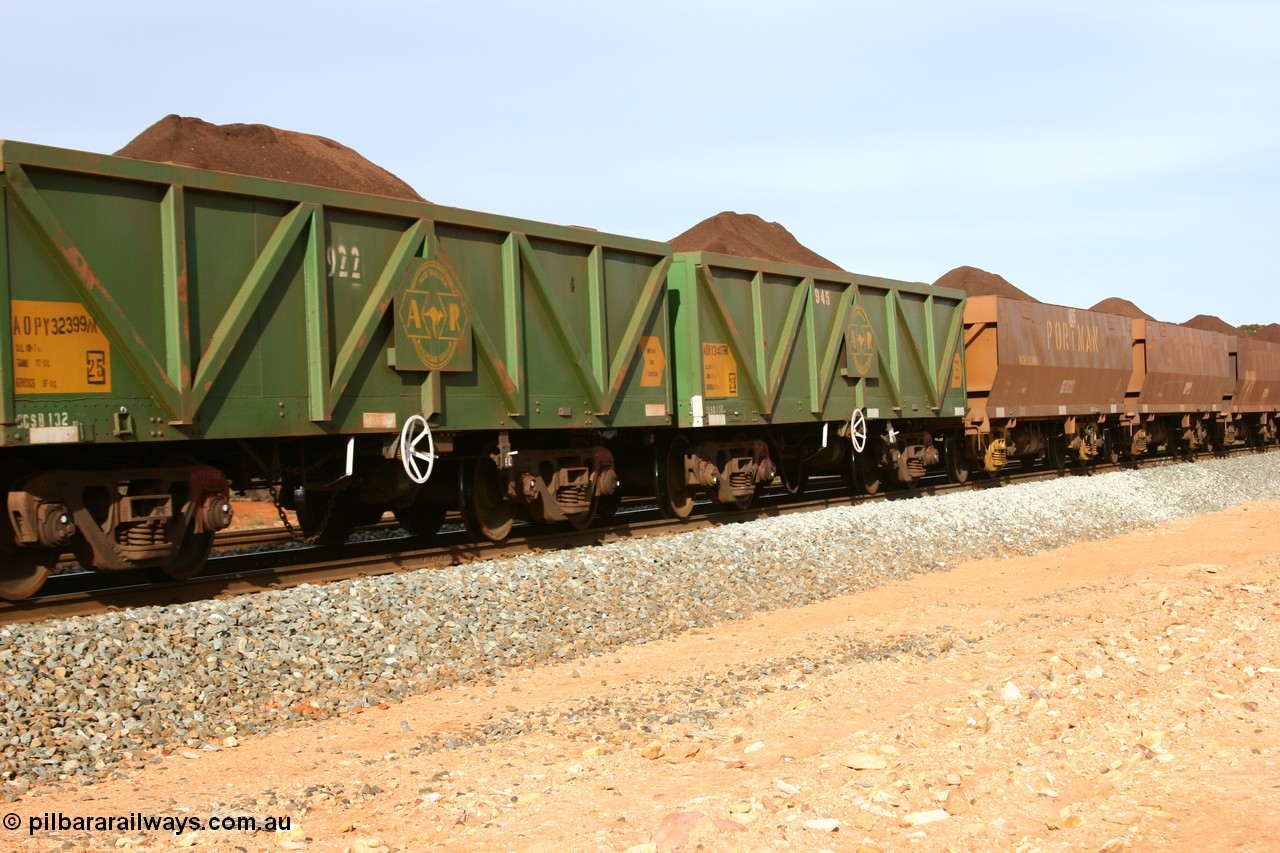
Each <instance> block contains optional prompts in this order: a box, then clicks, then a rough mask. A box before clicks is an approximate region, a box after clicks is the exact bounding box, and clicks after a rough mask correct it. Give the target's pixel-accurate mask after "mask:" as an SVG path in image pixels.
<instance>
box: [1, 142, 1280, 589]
mask: <svg viewBox="0 0 1280 853" xmlns="http://www.w3.org/2000/svg"><path fill="white" fill-rule="evenodd" d="M0 328H2V329H3V330H4V331H3V334H4V340H3V342H0V495H3V501H4V502H3V506H4V509H5V516H4V519H3V521H2V522H0V597H3V598H7V599H21V598H24V597H26V596H29V595H31V594H32V593H33V592H35V591H36V590H37V589H38V588H39V587H40V585H41V584H42V583H43V582H44V580H45V579H46V577H47V574H48V571H49V568H50V567H51V566H53V565H54V564H55V561H56V560H57V559H59V557H60V556H61V555H63V554H66V553H70V554H71V555H73V556H74V557H75V559H77V560H78V561H79V562H80V564H81V565H82V566H85V567H91V568H93V569H98V570H103V571H111V570H119V569H130V568H154V569H157V570H159V571H162V572H164V573H166V574H168V575H170V576H173V577H177V578H183V577H188V576H191V575H193V574H195V573H197V572H199V571H200V569H201V568H202V567H203V565H204V563H205V560H206V558H207V556H208V554H209V551H210V548H211V546H212V542H213V536H214V534H215V533H216V532H217V531H219V530H221V529H223V528H225V527H227V526H228V525H229V524H230V522H231V518H232V509H231V497H232V494H233V492H235V491H238V490H247V489H268V490H270V491H271V493H272V494H273V495H274V496H275V497H276V499H277V501H278V502H279V503H280V504H281V505H282V506H284V507H286V508H289V509H292V510H294V511H295V512H296V514H297V518H298V521H299V526H300V527H301V529H302V532H303V534H305V535H306V536H307V537H309V538H312V539H314V540H317V541H324V542H338V541H342V540H344V539H345V538H346V537H347V536H348V535H349V534H350V532H351V531H352V529H353V527H355V526H357V525H360V524H365V523H369V522H371V521H373V520H376V519H378V518H380V517H381V516H382V515H383V514H384V513H385V512H387V511H390V512H393V513H394V514H395V517H396V518H397V519H398V520H399V522H400V523H401V525H402V526H404V527H405V528H406V529H408V530H410V531H412V532H415V533H420V534H430V533H432V532H434V531H435V530H436V529H438V527H439V526H440V524H441V523H442V521H443V520H444V518H445V515H446V513H447V512H449V511H455V510H456V511H458V512H459V514H460V515H461V518H462V521H463V523H464V524H465V525H466V527H467V529H468V530H469V531H470V532H471V533H472V534H473V535H474V536H476V537H483V538H487V539H490V540H495V541H498V540H502V539H503V538H504V537H506V536H507V535H508V533H509V532H510V530H511V528H512V525H513V523H514V522H515V521H516V520H518V519H525V520H529V521H532V522H535V523H537V522H568V523H570V524H572V525H575V526H578V527H585V526H587V525H590V524H591V523H592V522H593V521H594V520H595V519H597V518H599V517H601V516H607V515H608V514H609V513H611V512H613V511H614V510H615V509H616V508H617V506H618V502H619V500H620V498H621V497H622V496H624V495H647V496H651V497H653V498H655V499H656V501H657V503H658V505H659V506H660V507H661V509H662V510H663V512H664V513H666V514H668V515H670V516H673V517H683V516H687V515H688V514H689V513H690V512H691V511H692V509H693V506H694V502H695V499H697V498H698V497H700V496H707V497H709V498H710V499H711V500H712V501H715V502H717V503H720V504H728V505H736V506H746V505H747V504H748V503H749V502H750V501H751V500H752V498H753V496H754V495H755V494H756V493H757V491H758V490H759V489H760V488H761V487H762V486H764V485H766V484H770V483H773V482H776V481H780V482H781V483H782V484H783V485H785V486H786V488H787V489H788V490H792V491H798V490H801V489H802V488H803V487H804V483H805V481H806V478H807V477H808V476H809V475H810V474H815V473H816V474H833V473H835V474H841V475H843V476H844V477H845V479H846V481H847V482H848V484H849V486H850V488H851V489H853V490H855V491H857V492H860V493H872V492H875V491H877V490H879V489H880V488H881V487H882V486H884V485H886V484H893V483H899V484H912V483H916V482H918V481H919V480H920V478H921V477H923V476H924V475H925V473H926V472H928V471H931V470H936V471H945V472H946V474H947V475H948V476H949V477H950V478H951V479H952V480H953V481H957V482H963V481H965V480H966V479H967V478H968V477H970V476H971V472H975V471H977V472H982V471H985V472H997V471H999V470H1000V469H1001V468H1002V467H1003V466H1004V465H1005V464H1007V463H1008V462H1009V461H1010V460H1012V459H1015V458H1044V459H1046V460H1048V461H1049V463H1050V464H1052V465H1056V466H1058V467H1065V466H1066V465H1067V464H1072V463H1089V462H1092V461H1094V460H1099V459H1111V460H1118V459H1131V460H1139V459H1141V458H1143V457H1144V456H1146V455H1148V454H1150V453H1153V452H1156V451H1157V450H1158V449H1163V450H1167V451H1171V452H1181V453H1192V452H1197V451H1202V450H1222V449H1226V448H1229V447H1231V446H1232V445H1237V444H1250V445H1253V446H1259V447H1260V446H1262V445H1265V444H1274V443H1276V441H1277V431H1276V416H1277V412H1278V410H1280V345H1276V344H1268V343H1262V342H1258V341H1251V340H1248V339H1247V338H1245V337H1243V336H1241V337H1235V336H1228V335H1224V334H1217V333H1213V332H1208V331H1202V330H1198V329H1189V328H1184V327H1181V326H1176V325H1170V324H1164V323H1157V322H1154V321H1146V320H1134V319H1131V318H1129V317H1122V316H1117V315H1113V314H1104V313H1098V312H1091V311H1083V310H1076V309H1072V308H1065V307H1059V306H1054V305H1044V304H1039V303H1029V302H1022V301H1019V300H1014V299H1005V298H1000V297H978V298H970V299H967V300H966V297H965V294H964V293H963V292H961V291H956V290H948V289H942V288H937V287H930V286H927V285H924V284H913V283H908V282H901V281H892V280H888V279H883V278H874V277H869V276H863V275H857V274H853V273H846V272H841V271H836V270H831V269H820V268H816V267H805V266H797V265H794V264H785V263H775V262H770V261H760V260H752V259H746V258H741V257H735V256H731V255H726V254H716V253H706V252H675V251H673V250H672V248H671V246H670V245H669V244H667V243H661V242H655V241H650V240H642V239H636V238H632V237H624V236H615V235H610V234H604V233H599V232H596V231H592V230H588V229H582V228H574V227H560V226H554V225H547V224H543V223H538V222H531V221H525V220H520V219H514V218H509V217H504V216H495V215H489V214H482V213H475V212H470V211H465V210H459V209H455V208H450V207H443V206H438V205H434V204H430V203H425V202H419V201H414V200H411V199H402V198H390V197H384V196H376V195H366V194H360V193H352V192H345V191H342V190H335V189H328V188H321V187H316V186H311V185H305V184H295V183H287V182H280V181H273V180H267V179H262V178H256V177H248V176H242V175H233V174H227V173H221V172H213V171H205V170H201V169H195V168H189V167H184V166H178V165H172V164H164V163H154V162H145V161H139V160H133V159H126V158H120V157H111V156H103V155H94V154H86V153H81V152H74V151H68V150H63V149H57V148H51V147H45V146H38V145H31V144H24V143H17V142H0Z"/></svg>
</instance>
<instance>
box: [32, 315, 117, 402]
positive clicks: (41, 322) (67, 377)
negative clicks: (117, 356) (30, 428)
mask: <svg viewBox="0 0 1280 853" xmlns="http://www.w3.org/2000/svg"><path fill="white" fill-rule="evenodd" d="M9 307H10V312H11V316H12V320H11V327H12V331H13V391H14V393H15V394H19V395H22V394H106V393H109V392H110V391H111V345H110V344H109V343H108V342H107V336H106V335H105V334H103V333H102V330H101V329H99V328H98V324H97V323H96V322H94V320H93V318H92V317H90V316H89V312H88V311H86V310H85V309H84V306H83V305H80V304H79V303H76V302H35V301H30V300H21V299H15V300H14V301H12V302H10V303H9Z"/></svg>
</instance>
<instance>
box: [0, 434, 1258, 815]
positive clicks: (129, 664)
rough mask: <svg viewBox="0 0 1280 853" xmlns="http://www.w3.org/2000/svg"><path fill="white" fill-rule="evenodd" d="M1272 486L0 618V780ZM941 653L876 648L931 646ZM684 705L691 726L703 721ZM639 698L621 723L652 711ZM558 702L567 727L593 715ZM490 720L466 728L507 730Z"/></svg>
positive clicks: (860, 516)
mask: <svg viewBox="0 0 1280 853" xmlns="http://www.w3.org/2000/svg"><path fill="white" fill-rule="evenodd" d="M1278 488H1280V454H1274V453H1273V454H1266V455H1261V456H1260V455H1241V456H1237V457H1234V458H1231V459H1220V460H1208V461H1200V462H1197V463H1194V464H1183V465H1163V466H1159V467H1152V468H1148V469H1143V470H1139V471H1120V472H1114V473H1108V474H1102V475H1097V476H1092V477H1068V478H1062V479H1057V480H1052V481H1044V482H1037V483H1028V484H1024V485H1018V486H1012V487H1003V488H990V489H984V490H976V491H968V492H962V493H952V494H948V495H944V496H939V497H928V496H924V497H920V498H917V499H912V500H901V501H882V502H876V503H867V504H861V505H856V506H849V507H838V508H834V509H828V510H824V511H820V512H812V513H806V514H797V515H788V516H784V517H779V518H772V519H767V520H762V521H756V522H752V523H749V524H735V525H727V526H724V527H720V528H711V529H702V530H697V531H692V532H689V533H683V534H677V535H672V536H667V537H663V538H656V539H645V540H636V541H627V542H618V543H612V544H609V545H605V546H599V547H593V548H581V549H577V550H574V551H569V552H561V553H546V554H539V555H531V556H523V557H518V558H513V559H508V560H502V561H494V562H486V563H472V564H469V565H465V566H458V567H453V568H449V569H444V570H430V571H422V572H409V573H403V574H399V575H392V576H383V577H377V578H366V579H359V580H352V581H346V582H342V583H334V584H329V585H325V586H306V587H298V588H294V589H289V590H281V591H267V592H262V593H259V594H256V595H249V596H240V597H237V598H233V599H230V600H218V601H204V602H199V603H196V604H187V605H181V606H172V607H164V608H159V607H155V608H138V609H132V610H127V611H122V612H118V613H108V614H101V615H97V616H91V617H77V618H72V619H65V620H59V621H50V622H42V623H38V624H33V625H17V626H10V627H8V628H5V629H3V630H0V637H2V638H3V643H2V646H3V648H0V666H3V667H4V671H5V673H6V691H5V695H4V696H3V699H2V700H0V754H2V758H0V778H3V779H4V780H5V784H4V786H3V789H2V790H3V792H4V795H5V797H6V799H8V800H12V799H13V798H14V797H16V796H19V795H21V793H22V792H24V791H25V790H26V788H27V787H28V785H29V784H30V783H31V782H33V781H36V780H45V781H47V780H67V781H88V780H91V779H93V778H98V777H102V776H106V775H113V774H114V775H126V774H127V772H128V770H129V768H130V767H132V766H137V764H138V763H139V762H145V761H147V760H149V759H152V758H153V757H154V756H156V755H157V753H158V752H159V751H160V750H164V749H170V750H172V749H184V750H186V749H198V750H217V749H220V748H222V746H223V745H226V744H227V739H228V738H236V739H243V738H244V737H245V736H246V735H250V734H253V733H258V732H265V731H268V730H270V729H272V728H275V727H278V726H280V725H283V724H287V723H288V721H290V720H295V719H301V718H310V717H314V716H316V715H317V714H319V715H324V714H326V713H339V712H343V711H347V710H350V709H351V708H353V707H355V706H369V705H373V704H377V703H378V702H382V701H386V700H389V699H395V698H398V697H401V696H404V695H407V694H410V693H417V692H423V691H427V690H432V689H436V688H440V687H443V686H448V685H451V684H456V683H459V682H464V681H473V680H481V681H485V680H491V679H494V678H499V677H501V676H503V675H504V674H506V673H507V672H510V671H512V670H514V669H515V668H518V667H521V666H529V665H536V664H539V663H545V662H559V661H567V660H572V659H575V658H580V657H585V656H590V655H596V654H602V653H606V652H608V651H610V650H611V649H615V648H617V647H619V646H623V645H630V644H638V643H645V642H649V641H653V640H657V639H661V638H664V637H670V636H672V635H675V634H678V633H680V632H682V631H686V630H688V629H690V628H695V627H700V626H706V625H712V624H717V623H722V622H725V621H729V620H733V619H737V618H740V617H743V616H745V615H747V614H750V613H752V612H758V611H763V610H773V609H778V608H790V607H798V606H801V605H804V604H808V603H811V602H814V601H818V600H822V599H826V598H831V597H835V596H839V595H845V594H849V593H853V592H857V591H859V590H864V589H868V588H870V587H873V586H876V585H879V584H881V583H884V582H885V581H888V580H893V579H897V578H903V577H906V576H909V575H911V574H914V573H920V572H929V571H937V570H945V569H948V568H951V567H954V566H956V565H958V564H959V563H961V562H963V561H966V560H971V559H975V558H985V557H992V556H1002V555H1014V554H1027V553H1034V552H1039V551H1043V550H1046V549H1051V548H1055V547H1058V546H1061V545H1065V544H1068V543H1071V542H1075V541H1080V540H1082V539H1097V538H1104V537H1109V536H1113V535H1116V534H1119V533H1123V532H1126V531H1131V530H1135V529H1139V528H1148V527H1152V526H1158V525H1161V524H1165V523H1168V522H1170V521H1173V520H1176V519H1178V518H1182V517H1185V516H1189V515H1196V514H1200V513H1206V512H1213V511H1216V510H1219V509H1224V508H1226V507H1228V506H1232V505H1235V504H1237V503H1241V502H1244V501H1250V500H1264V499H1273V498H1275V497H1276V496H1277V489H1278ZM936 642H941V640H939V639H938V638H922V641H921V643H920V644H919V645H920V646H921V647H920V648H919V649H898V650H890V651H889V652H886V653H917V654H919V653H923V654H929V653H931V652H932V651H933V648H934V647H935V644H936ZM850 653H851V654H854V653H856V654H872V653H879V652H877V651H876V650H853V651H852V652H850ZM837 657H839V656H837ZM839 663H840V661H839V660H838V659H836V658H832V659H831V660H826V659H823V660H815V661H806V662H804V666H813V667H822V666H831V665H839ZM730 676H732V674H730ZM727 677H729V676H727ZM739 680H740V679H739ZM691 707H693V711H692V713H693V714H694V716H693V717H692V718H690V719H689V720H688V722H694V723H699V724H700V723H702V722H703V720H702V719H700V717H701V716H702V715H701V713H699V712H698V710H697V708H696V703H693V705H692V706H691ZM648 708H649V709H652V710H645V711H644V712H643V713H637V714H636V715H634V716H635V722H636V724H637V725H640V726H643V725H645V720H651V719H657V718H656V717H655V715H657V714H659V713H662V712H661V709H656V708H654V707H653V706H652V705H649V706H648ZM570 710H571V713H570V716H581V717H582V719H583V720H586V719H588V718H589V717H590V716H591V715H592V714H595V713H597V711H598V709H597V710H592V709H591V708H583V709H579V710H580V712H581V713H580V715H579V714H578V713H577V712H575V711H572V709H570ZM610 713H615V714H616V713H618V712H617V709H613V710H611V711H610ZM565 722H566V723H574V720H567V721H565ZM544 723H545V721H542V720H527V721H523V722H519V721H517V722H516V724H515V725H514V729H515V730H517V731H518V730H520V729H525V728H526V727H528V726H534V727H537V726H540V725H543V724H544ZM556 723H557V724H560V723H561V721H560V720H557V721H556ZM492 728H493V731H484V730H482V731H476V732H468V733H466V735H464V738H465V739H466V740H467V741H472V740H474V739H476V738H479V739H481V740H485V739H494V738H502V737H505V736H508V734H509V732H507V731H506V729H508V728H512V726H508V725H505V724H504V725H496V724H495V726H493V727H492ZM452 745H455V744H449V743H447V742H445V741H441V740H440V739H431V738H429V739H428V741H427V742H424V743H423V744H422V746H423V747H424V748H441V747H448V746H452Z"/></svg>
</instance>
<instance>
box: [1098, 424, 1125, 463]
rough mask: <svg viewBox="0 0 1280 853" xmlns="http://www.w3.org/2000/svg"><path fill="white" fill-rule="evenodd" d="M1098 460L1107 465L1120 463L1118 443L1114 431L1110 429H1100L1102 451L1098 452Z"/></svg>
mask: <svg viewBox="0 0 1280 853" xmlns="http://www.w3.org/2000/svg"><path fill="white" fill-rule="evenodd" d="M1098 461H1100V462H1105V463H1106V464H1108V465H1118V464H1119V463H1120V443H1119V441H1117V439H1116V436H1115V432H1114V431H1112V430H1110V429H1104V430H1103V431H1102V452H1101V453H1100V454H1098Z"/></svg>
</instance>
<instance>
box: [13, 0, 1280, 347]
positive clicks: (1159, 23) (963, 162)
mask: <svg viewBox="0 0 1280 853" xmlns="http://www.w3.org/2000/svg"><path fill="white" fill-rule="evenodd" d="M0 9H3V11H4V13H5V14H4V22H5V25H4V29H5V34H6V38H5V47H4V49H3V51H0V75H2V79H3V80H4V88H5V98H4V106H3V108H2V110H0V138H8V139H19V140H23V141H28V142H39V143H44V144H48V145H57V146H63V147H67V148H77V149H83V150H89V151H98V152H111V151H114V150H116V149H118V148H120V147H122V146H123V145H125V143H127V142H128V141H129V140H130V139H132V138H133V137H134V136H135V135H137V134H138V133H140V132H141V131H142V130H143V129H144V128H146V127H147V126H148V125H150V124H151V123H152V122H154V121H156V120H158V119H160V118H162V117H163V116H165V115H167V114H169V113H178V114H180V115H186V116H197V117H199V118H203V119H205V120H207V121H212V122H215V123H219V124H224V123H230V122H260V123H264V124H270V125H274V126H276V127H282V128H287V129H290V130H298V131H303V132H307V133H315V134H320V135H322V136H328V137H331V138H333V139H336V140H338V141H339V142H342V143H344V144H346V145H349V146H351V147H352V148H354V149H356V150H357V151H359V152H360V153H362V154H363V155H365V156H366V157H367V158H369V159H370V160H373V161H374V162H376V163H378V164H379V165H382V166H384V167H385V168H387V169H389V170H390V171H392V172H394V173H395V174H397V175H398V176H400V177H401V178H403V179H404V180H406V181H408V182H409V183H410V184H411V185H413V186H414V187H415V188H416V189H417V190H418V191H419V192H420V193H421V194H422V195H424V196H426V197H427V198H429V199H431V200H432V201H436V202H439V203H442V204H449V205H455V206H458V207H464V208H470V209H475V210H483V211H490V212H495V213H503V214H509V215H513V216H521V217H527V218H530V219H538V220H545V221H549V222H557V223H563V224H576V225H588V226H591V227H595V228H599V229H601V230H605V231H612V232H616V233H622V234H629V235H635V236H639V237H648V238H654V239H661V240H666V239H670V238H671V237H673V236H675V235H676V234H678V233H680V232H681V231H684V230H685V229H686V228H688V227H690V226H692V225H693V224H694V223H696V222H698V221H700V220H701V219H704V218H705V217H707V216H711V215H713V214H715V213H718V212H719V211H721V210H735V211H738V212H741V213H755V214H759V215H760V216H763V217H764V218H766V219H769V220H775V221H778V222H780V223H782V224H783V225H785V226H786V227H787V228H788V229H790V230H791V231H792V233H794V234H795V235H796V237H797V238H799V240H800V241H801V242H802V243H804V244H805V245H807V246H809V247H810V248H812V249H813V250H814V251H817V252H818V253H820V254H822V255H825V256H826V257H828V258H830V259H831V260H833V261H835V262H836V263H838V264H840V265H841V266H843V267H845V268H846V269H849V270H853V271H856V272H863V273H868V274H873V275H883V276H889V277H892V278H901V279H908V280H912V281H930V282H931V281H933V280H935V279H936V278H938V277H939V276H940V275H942V274H943V273H945V272H946V271H947V270H949V269H951V268H953V267H956V266H960V265H962V264H968V265H972V266H977V267H981V268H983V269H986V270H990V271H992V272H996V273H999V274H1001V275H1003V276H1005V278H1007V279H1009V280H1010V281H1011V282H1013V283H1014V284H1016V285H1017V286H1019V287H1021V288H1022V289H1024V290H1026V291H1028V292H1029V293H1031V294H1032V295H1034V296H1036V297H1038V298H1040V299H1043V300H1045V301H1049V302H1056V303H1060V304H1067V305H1074V306H1079V307H1088V306H1090V305H1093V304H1094V303H1095V302H1097V301H1098V300H1100V299H1102V298H1104V297H1108V296H1123V297H1125V298H1128V299H1131V300H1132V301H1134V302H1135V303H1137V304H1138V305H1139V306H1140V307H1142V308H1144V309H1145V310H1147V311H1148V312H1149V313H1151V314H1154V315H1156V316H1157V317H1158V318H1160V319H1163V320H1172V321H1179V322H1180V321H1183V320H1186V319H1188V318H1189V317H1191V316H1192V315H1194V314H1198V313H1208V314H1217V315H1219V316H1221V317H1222V318H1223V319H1225V320H1227V321H1228V322H1230V323H1235V324H1239V323H1248V322H1262V323H1266V322H1280V286H1278V285H1280V275H1278V274H1277V270H1278V269H1280V263H1278V261H1280V214H1277V204H1280V3H1276V2H1262V0H1258V1H1257V2H1248V0H1212V1H1211V2H1210V0H1206V2H1178V0H1167V2H1157V0H1127V2H1093V1H1092V0H1074V2H1060V0H1041V2H981V1H980V0H978V1H977V2H944V0H920V1H919V2H910V0H900V2H881V3H873V2H862V0H854V2H843V3H841V2H826V3H823V2H801V0H791V2H774V3H756V2H743V0H738V2H724V3H721V2H704V3H697V2H692V0H687V2H685V3H675V2H646V3H643V4H641V3H634V4H628V3H610V2H596V3H590V2H573V3H570V2H541V3H535V2H525V3H514V2H506V3H503V2H454V3H437V2H421V3H410V2H383V3H379V2H369V3H365V4H355V3H334V2H328V0H312V2H271V0H252V2H241V0H233V1H232V2H221V3H211V2H210V3H205V2H180V1H179V0H167V2H153V0H117V2H113V3H110V4H108V3H100V2H59V0H41V1H40V2H36V0H29V1H28V0H23V2H15V0H3V2H0Z"/></svg>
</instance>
